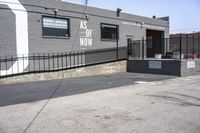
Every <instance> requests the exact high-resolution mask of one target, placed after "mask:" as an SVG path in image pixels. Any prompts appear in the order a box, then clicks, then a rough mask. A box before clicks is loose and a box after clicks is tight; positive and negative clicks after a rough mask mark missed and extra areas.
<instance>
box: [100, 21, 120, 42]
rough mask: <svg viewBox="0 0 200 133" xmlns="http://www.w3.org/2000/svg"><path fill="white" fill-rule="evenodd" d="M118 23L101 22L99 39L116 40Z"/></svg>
mask: <svg viewBox="0 0 200 133" xmlns="http://www.w3.org/2000/svg"><path fill="white" fill-rule="evenodd" d="M118 36H119V35H118V25H113V24H101V39H102V40H111V41H112V40H114V41H115V40H117V39H119V37H118Z"/></svg>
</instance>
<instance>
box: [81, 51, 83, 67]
mask: <svg viewBox="0 0 200 133" xmlns="http://www.w3.org/2000/svg"><path fill="white" fill-rule="evenodd" d="M81 66H83V51H81Z"/></svg>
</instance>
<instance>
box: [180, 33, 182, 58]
mask: <svg viewBox="0 0 200 133" xmlns="http://www.w3.org/2000/svg"><path fill="white" fill-rule="evenodd" d="M180 60H182V34H180Z"/></svg>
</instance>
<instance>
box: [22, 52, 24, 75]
mask: <svg viewBox="0 0 200 133" xmlns="http://www.w3.org/2000/svg"><path fill="white" fill-rule="evenodd" d="M22 58H23V71H24V54H23V55H22ZM22 73H24V72H22Z"/></svg>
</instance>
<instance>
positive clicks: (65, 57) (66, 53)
mask: <svg viewBox="0 0 200 133" xmlns="http://www.w3.org/2000/svg"><path fill="white" fill-rule="evenodd" d="M67 55H68V54H67V52H66V53H65V61H66V62H65V65H66V66H65V69H67V64H68V63H67Z"/></svg>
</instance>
